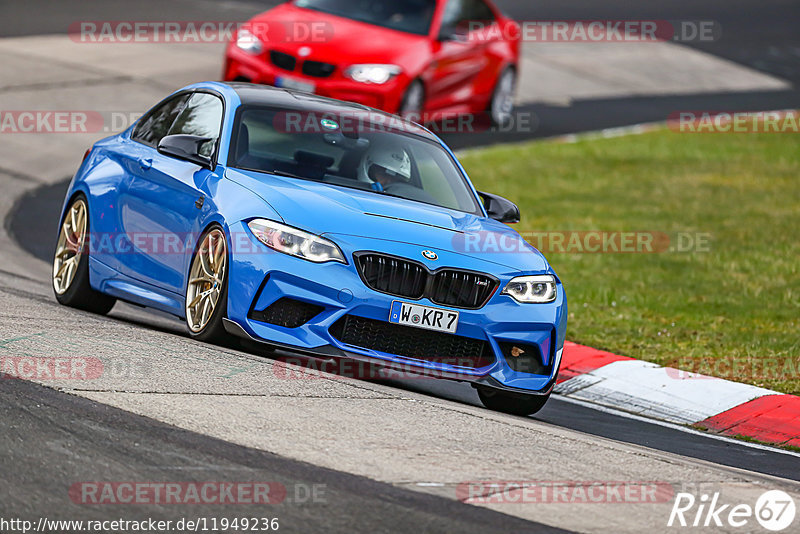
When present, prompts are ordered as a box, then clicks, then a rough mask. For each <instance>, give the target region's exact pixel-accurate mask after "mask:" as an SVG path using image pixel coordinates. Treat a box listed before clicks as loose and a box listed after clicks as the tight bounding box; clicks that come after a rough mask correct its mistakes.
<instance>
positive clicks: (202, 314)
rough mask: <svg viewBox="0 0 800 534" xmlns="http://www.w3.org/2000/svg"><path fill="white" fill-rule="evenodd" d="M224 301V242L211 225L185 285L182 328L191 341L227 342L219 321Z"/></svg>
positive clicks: (222, 316)
mask: <svg viewBox="0 0 800 534" xmlns="http://www.w3.org/2000/svg"><path fill="white" fill-rule="evenodd" d="M227 302H228V241H227V240H226V238H225V233H224V232H223V231H222V228H220V227H218V226H214V227H212V228H211V229H209V230H208V231H207V232H206V233H205V234H203V237H202V238H201V239H200V241H199V243H198V245H197V250H196V251H195V253H194V257H193V258H192V264H191V267H190V268H189V280H188V282H187V284H186V325H187V326H188V327H189V333H190V334H191V336H192V337H193V338H195V339H198V340H200V341H207V342H211V343H222V342H223V341H226V340H227V334H226V333H225V327H224V325H223V322H222V321H223V319H224V318H225V315H226V313H227Z"/></svg>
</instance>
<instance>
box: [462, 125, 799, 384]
mask: <svg viewBox="0 0 800 534" xmlns="http://www.w3.org/2000/svg"><path fill="white" fill-rule="evenodd" d="M460 159H461V161H462V162H463V164H464V166H465V167H466V169H467V171H468V172H469V174H470V177H471V178H472V180H473V181H474V182H475V184H476V186H477V187H478V189H481V190H485V191H490V192H493V193H497V194H499V195H502V196H505V197H508V198H509V199H511V200H513V201H514V202H516V203H517V204H519V206H520V209H521V211H522V222H521V223H520V224H518V225H517V230H519V231H520V232H530V231H536V232H542V231H546V232H550V231H553V232H556V231H590V230H601V231H652V232H664V233H666V234H669V235H670V236H671V237H672V238H673V241H671V242H672V243H674V238H675V237H676V235H677V233H679V232H690V233H695V232H697V233H707V234H709V235H710V238H711V240H710V251H707V252H702V251H694V252H674V251H673V252H668V251H667V252H663V253H657V254H577V253H546V255H547V257H548V260H549V261H550V263H551V264H552V265H553V267H554V269H555V270H556V272H557V273H558V274H559V276H560V277H561V278H562V280H563V282H564V285H565V287H566V290H567V296H568V299H569V310H570V311H569V327H568V332H567V338H568V339H570V340H571V341H575V342H576V343H582V344H586V345H590V346H593V347H596V348H600V349H604V350H609V351H612V352H616V353H618V354H624V355H627V356H632V357H635V358H640V359H643V360H648V361H652V362H655V363H658V364H661V365H667V366H674V367H678V368H681V369H684V370H689V371H695V372H700V373H703V374H710V375H715V376H720V377H722V378H727V379H730V380H736V381H741V382H747V383H751V384H756V385H759V386H764V387H768V388H772V389H776V390H778V391H781V392H785V393H793V394H800V273H798V270H799V269H798V268H799V267H800V135H798V134H679V133H675V132H671V131H668V130H658V131H655V132H651V133H647V134H644V135H637V136H626V137H617V138H610V139H602V138H600V139H587V140H581V141H579V142H576V143H557V142H548V141H545V142H534V143H529V144H523V145H513V146H504V147H495V148H489V149H484V150H478V151H471V152H468V153H466V154H464V155H463V156H462V157H461V158H460Z"/></svg>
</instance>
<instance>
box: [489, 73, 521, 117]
mask: <svg viewBox="0 0 800 534" xmlns="http://www.w3.org/2000/svg"><path fill="white" fill-rule="evenodd" d="M516 90H517V73H516V72H515V71H514V69H512V68H511V67H509V68H507V69H506V70H504V71H503V73H502V74H500V77H499V78H498V79H497V84H496V85H495V88H494V93H492V100H491V102H490V103H489V114H490V115H491V117H492V123H493V124H494V125H495V126H505V125H507V124H508V123H509V122H510V121H511V118H512V114H513V113H514V93H515V92H516Z"/></svg>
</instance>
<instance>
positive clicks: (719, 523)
mask: <svg viewBox="0 0 800 534" xmlns="http://www.w3.org/2000/svg"><path fill="white" fill-rule="evenodd" d="M795 513H796V509H795V503H794V499H792V497H791V496H790V495H789V494H788V493H786V492H783V491H780V490H771V491H767V492H765V493H764V494H762V495H761V496H760V497H759V498H758V500H757V501H756V504H755V506H750V505H749V504H736V505H734V504H730V503H723V502H721V500H720V494H719V492H716V493H714V494H713V495H708V494H703V495H701V496H700V498H699V499H698V498H696V497H695V496H694V495H692V494H691V493H678V494H677V495H676V496H675V504H673V506H672V512H670V514H669V521H668V522H667V526H668V527H672V526H676V527H733V528H737V529H738V528H741V529H742V530H743V531H747V532H751V531H752V530H753V528H754V527H756V525H755V524H754V522H753V519H755V521H757V522H758V524H759V525H761V527H763V528H765V529H767V530H770V531H773V532H779V531H782V530H786V529H787V528H789V527H790V526H791V525H792V524H793V523H794V517H795Z"/></svg>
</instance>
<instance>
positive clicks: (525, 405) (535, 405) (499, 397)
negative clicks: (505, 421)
mask: <svg viewBox="0 0 800 534" xmlns="http://www.w3.org/2000/svg"><path fill="white" fill-rule="evenodd" d="M478 396H479V397H480V398H481V402H482V403H483V405H484V406H486V407H487V408H489V409H490V410H494V411H496V412H503V413H508V414H511V415H533V414H535V413H536V412H538V411H539V410H541V409H542V408H544V405H545V404H547V400H548V399H549V398H550V394H549V393H548V394H547V395H526V396H522V395H509V394H507V393H502V392H500V391H496V390H493V389H487V388H479V389H478Z"/></svg>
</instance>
